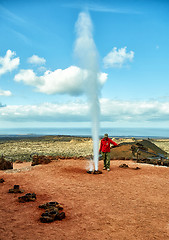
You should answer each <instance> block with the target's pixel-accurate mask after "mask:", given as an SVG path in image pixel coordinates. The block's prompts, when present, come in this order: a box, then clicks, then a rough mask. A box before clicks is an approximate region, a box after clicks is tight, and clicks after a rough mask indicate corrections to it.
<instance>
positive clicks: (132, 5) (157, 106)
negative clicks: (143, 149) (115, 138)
mask: <svg viewBox="0 0 169 240" xmlns="http://www.w3.org/2000/svg"><path fill="white" fill-rule="evenodd" d="M84 11H88V14H89V16H90V18H91V22H92V25H93V31H92V36H93V39H94V42H95V45H96V48H97V52H98V63H99V70H98V75H99V77H98V78H99V79H100V80H99V81H100V83H101V91H100V94H99V99H100V111H101V113H100V122H101V126H107V127H168V126H169V14H168V13H169V2H168V1H164V0H160V1H158V0H154V1H149V0H147V1H144V0H135V1H134V0H129V1H122V0H119V1H114V0H112V1H110V0H109V1H107V0H105V1H103V0H102V1H84V0H83V1H64V0H62V1H57V0H56V1H54V0H53V1H52V0H48V1H45V0H44V1H38V0H34V1H33V0H32V1H31V0H30V1H28V0H25V1H21V0H15V1H12V0H0V33H1V34H0V128H8V127H11V128H13V127H48V126H51V127H62V126H63V127H65V126H66V127H72V126H73V127H77V126H79V127H85V126H90V114H89V107H88V106H89V103H88V100H87V96H86V93H85V90H84V89H85V87H86V82H85V80H84V71H83V69H81V68H80V66H79V62H78V59H77V57H76V56H75V51H74V49H75V42H76V37H77V32H76V27H75V25H76V22H77V19H78V16H79V14H80V13H81V12H84Z"/></svg>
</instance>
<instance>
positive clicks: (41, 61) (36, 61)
mask: <svg viewBox="0 0 169 240" xmlns="http://www.w3.org/2000/svg"><path fill="white" fill-rule="evenodd" d="M28 63H31V64H35V65H43V64H45V63H46V60H45V58H43V57H42V58H41V57H39V56H37V55H33V56H32V57H30V58H28Z"/></svg>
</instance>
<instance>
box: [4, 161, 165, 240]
mask: <svg viewBox="0 0 169 240" xmlns="http://www.w3.org/2000/svg"><path fill="white" fill-rule="evenodd" d="M124 163H126V164H128V166H129V168H126V169H123V168H119V165H120V164H124ZM87 164H88V163H87V161H85V160H71V159H69V160H67V159H65V160H60V161H53V162H51V163H49V164H48V165H38V166H34V167H31V169H27V171H26V168H25V170H24V167H25V166H28V165H30V163H22V164H15V165H14V167H15V168H21V170H22V171H20V172H13V173H10V172H4V171H0V178H4V180H5V182H4V183H0V239H1V240H11V239H17V240H34V239H35V240H56V239H57V240H76V239H78V240H89V239H90V240H91V239H95V240H96V239H99V240H105V239H107V240H112V239H114V240H152V239H156V240H167V239H169V204H168V203H169V168H166V167H157V166H152V165H145V164H142V165H141V164H138V163H133V162H132V161H111V171H110V172H107V171H103V174H98V175H94V174H88V173H86V165H87ZM137 166H139V167H140V168H141V169H139V170H134V168H135V167H137ZM102 167H103V163H102V161H101V162H100V163H99V170H101V169H102ZM16 184H19V185H20V189H23V190H24V191H25V192H24V194H25V193H33V192H35V193H36V194H37V199H36V201H35V202H26V203H20V202H18V197H19V196H23V195H24V194H23V193H18V194H14V193H8V190H9V189H10V188H13V186H14V185H16ZM48 201H57V202H59V203H61V204H63V207H64V209H63V211H65V213H66V218H65V219H63V220H62V221H54V222H52V223H41V222H40V221H39V218H40V216H41V214H42V213H43V212H44V211H43V209H40V208H38V206H39V205H40V204H43V203H46V202H48Z"/></svg>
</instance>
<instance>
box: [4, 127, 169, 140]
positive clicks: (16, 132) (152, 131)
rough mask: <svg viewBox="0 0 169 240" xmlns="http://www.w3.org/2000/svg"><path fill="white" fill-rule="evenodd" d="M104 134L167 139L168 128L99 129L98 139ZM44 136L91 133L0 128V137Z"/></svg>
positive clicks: (87, 132) (85, 130)
mask: <svg viewBox="0 0 169 240" xmlns="http://www.w3.org/2000/svg"><path fill="white" fill-rule="evenodd" d="M104 133H108V134H109V136H110V137H121V138H122V137H123V138H130V137H135V138H169V128H101V129H100V137H102V136H103V135H104ZM45 135H57V136H59V135H63V136H79V137H91V136H92V131H91V128H0V137H5V136H8V137H15V136H16V137H17V136H20V137H21V136H22V137H28V136H29V137H36V136H45Z"/></svg>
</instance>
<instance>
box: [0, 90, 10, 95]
mask: <svg viewBox="0 0 169 240" xmlns="http://www.w3.org/2000/svg"><path fill="white" fill-rule="evenodd" d="M11 95H12V93H11V91H8V90H6V91H4V90H1V89H0V96H6V97H9V96H11Z"/></svg>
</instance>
